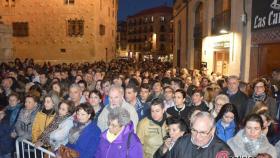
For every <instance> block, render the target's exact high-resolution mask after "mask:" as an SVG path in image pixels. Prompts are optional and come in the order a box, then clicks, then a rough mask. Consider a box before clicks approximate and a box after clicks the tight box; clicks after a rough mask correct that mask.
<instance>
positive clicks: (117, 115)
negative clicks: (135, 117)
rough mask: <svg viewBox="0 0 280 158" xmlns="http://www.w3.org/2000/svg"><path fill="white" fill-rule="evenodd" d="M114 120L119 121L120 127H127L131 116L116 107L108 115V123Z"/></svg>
mask: <svg viewBox="0 0 280 158" xmlns="http://www.w3.org/2000/svg"><path fill="white" fill-rule="evenodd" d="M112 120H117V121H118V123H119V125H120V126H125V125H127V124H128V123H129V122H130V115H129V113H128V111H127V110H126V109H124V108H122V107H116V108H114V109H112V110H111V111H110V113H109V114H108V121H112ZM108 123H109V122H108Z"/></svg>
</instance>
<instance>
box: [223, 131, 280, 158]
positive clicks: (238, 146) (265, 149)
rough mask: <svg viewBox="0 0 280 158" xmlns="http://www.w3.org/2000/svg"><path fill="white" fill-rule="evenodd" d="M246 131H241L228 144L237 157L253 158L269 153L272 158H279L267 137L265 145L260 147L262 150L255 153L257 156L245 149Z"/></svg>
mask: <svg viewBox="0 0 280 158" xmlns="http://www.w3.org/2000/svg"><path fill="white" fill-rule="evenodd" d="M243 132H244V130H240V131H239V132H238V133H237V134H236V136H234V137H233V138H231V139H230V140H229V141H228V142H227V144H228V145H229V146H230V148H231V149H232V151H233V152H234V155H235V156H237V157H238V156H242V157H246V156H248V157H251V156H256V155H257V154H259V153H267V154H270V155H271V156H272V158H277V153H276V149H275V147H274V146H273V145H271V144H270V143H269V142H268V140H267V138H266V137H265V136H264V137H265V139H264V142H263V144H262V145H261V146H260V148H259V149H258V150H257V152H256V153H255V154H256V155H251V154H250V153H249V152H248V151H247V150H246V147H245V143H244V141H243V140H244V136H243V135H244V133H243Z"/></svg>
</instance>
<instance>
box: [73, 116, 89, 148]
mask: <svg viewBox="0 0 280 158" xmlns="http://www.w3.org/2000/svg"><path fill="white" fill-rule="evenodd" d="M90 123H91V120H89V121H88V122H87V123H85V124H84V123H80V122H74V126H73V127H72V128H71V129H70V132H69V143H70V144H75V143H76V142H77V140H78V139H79V137H80V135H81V133H82V131H83V129H84V128H86V127H87V125H89V124H90Z"/></svg>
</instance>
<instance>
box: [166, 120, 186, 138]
mask: <svg viewBox="0 0 280 158" xmlns="http://www.w3.org/2000/svg"><path fill="white" fill-rule="evenodd" d="M169 135H170V138H171V139H172V141H174V142H175V141H176V140H177V139H178V138H180V137H181V136H183V135H184V131H181V130H180V128H179V124H171V125H169Z"/></svg>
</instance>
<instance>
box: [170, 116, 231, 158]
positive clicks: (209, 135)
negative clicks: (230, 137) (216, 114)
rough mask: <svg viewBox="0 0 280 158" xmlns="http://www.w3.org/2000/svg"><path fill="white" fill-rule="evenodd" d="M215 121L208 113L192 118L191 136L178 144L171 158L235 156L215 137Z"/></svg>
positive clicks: (185, 137)
mask: <svg viewBox="0 0 280 158" xmlns="http://www.w3.org/2000/svg"><path fill="white" fill-rule="evenodd" d="M215 130H216V129H215V119H214V118H213V117H212V116H211V114H209V113H208V112H199V113H197V114H196V115H194V116H192V118H191V135H186V136H184V137H182V139H180V140H178V142H176V144H175V146H174V147H173V148H172V150H171V158H174V157H176V158H185V157H191V158H206V157H209V158H225V157H230V156H234V155H233V152H232V150H231V149H230V148H229V147H228V145H227V144H225V143H224V142H222V141H221V140H220V139H218V138H217V137H216V136H215Z"/></svg>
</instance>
